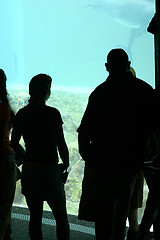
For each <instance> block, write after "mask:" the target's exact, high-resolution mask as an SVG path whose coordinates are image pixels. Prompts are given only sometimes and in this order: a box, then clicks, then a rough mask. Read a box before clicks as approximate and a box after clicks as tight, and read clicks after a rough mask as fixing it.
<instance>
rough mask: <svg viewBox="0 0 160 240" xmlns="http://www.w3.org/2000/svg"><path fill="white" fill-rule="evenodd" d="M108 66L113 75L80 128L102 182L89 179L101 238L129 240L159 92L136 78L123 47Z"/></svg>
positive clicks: (82, 145)
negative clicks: (128, 229)
mask: <svg viewBox="0 0 160 240" xmlns="http://www.w3.org/2000/svg"><path fill="white" fill-rule="evenodd" d="M105 66H106V69H107V71H108V72H109V77H108V78H107V80H106V82H104V83H102V84H101V85H99V86H98V87H97V88H96V89H95V90H94V91H93V92H92V93H91V95H90V97H89V102H88V105H87V108H86V111H85V113H84V115H83V118H82V121H81V124H80V126H79V128H78V130H77V131H78V133H79V135H78V139H79V152H80V154H81V156H82V158H83V159H84V161H85V163H86V166H87V168H86V169H89V167H90V168H93V169H94V170H95V178H96V179H89V180H87V181H89V182H90V186H92V185H93V186H94V191H95V194H94V197H95V199H94V200H95V206H96V207H95V230H96V239H97V240H99V239H100V240H103V239H104V240H105V239H108V240H110V239H112V240H124V237H125V226H126V219H127V217H128V212H129V208H130V200H131V196H132V193H133V190H134V186H135V182H136V179H137V173H138V172H139V171H140V170H141V169H142V167H143V162H144V161H145V160H146V159H147V154H146V141H147V136H148V133H149V130H150V128H151V127H152V123H151V121H150V120H151V112H152V110H151V106H152V104H151V103H152V100H153V99H152V98H153V89H152V87H151V86H149V85H148V84H147V83H145V82H143V81H142V80H140V79H138V78H136V77H134V76H133V75H132V73H131V72H130V62H129V60H128V55H127V54H126V52H125V51H124V50H122V49H113V50H111V52H110V53H109V54H108V56H107V63H106V64H105ZM87 171H88V177H89V170H87ZM87 171H86V172H85V175H86V174H87ZM84 179H87V176H86V177H84ZM92 181H93V184H91V182H92ZM84 187H85V185H84ZM83 190H84V191H85V188H84V189H82V199H83ZM89 191H90V189H88V192H89ZM86 201H87V200H86ZM85 204H86V203H84V206H85ZM90 205H91V204H90ZM81 206H82V204H80V211H81V210H83V209H82V208H81ZM104 219H105V220H104Z"/></svg>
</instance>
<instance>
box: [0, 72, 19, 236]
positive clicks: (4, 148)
mask: <svg viewBox="0 0 160 240" xmlns="http://www.w3.org/2000/svg"><path fill="white" fill-rule="evenodd" d="M6 80H7V79H6V75H5V73H4V71H3V70H2V69H0V240H1V239H3V240H11V239H12V238H11V228H10V221H11V209H12V203H13V199H14V194H15V187H16V168H15V161H14V157H15V153H14V151H13V149H12V148H11V147H10V141H9V134H10V130H11V128H12V118H13V116H14V113H13V112H12V110H11V107H10V105H9V101H8V98H7V90H6Z"/></svg>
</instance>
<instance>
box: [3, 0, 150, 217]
mask: <svg viewBox="0 0 160 240" xmlns="http://www.w3.org/2000/svg"><path fill="white" fill-rule="evenodd" d="M153 15H154V1H153V0H141V1H139V0H121V1H119V0H87V1H85V0H61V1H56V0H34V1H31V0H15V1H13V0H5V1H3V2H1V14H0V26H1V44H0V67H1V68H3V69H4V70H5V72H6V74H7V77H8V85H7V86H8V89H9V93H10V98H11V104H12V106H13V108H14V109H15V111H17V110H18V109H19V108H21V107H23V106H24V105H25V104H27V100H28V90H27V86H28V83H29V81H30V79H31V78H32V77H33V76H34V75H35V74H38V73H47V74H49V75H51V77H52V78H53V90H52V95H51V98H50V99H49V101H48V104H49V105H51V106H55V107H57V108H58V109H59V110H60V112H61V114H62V117H63V121H64V132H65V137H66V141H67V144H68V147H69V150H70V162H71V166H70V174H69V178H68V182H67V184H66V195H67V203H68V211H69V213H74V214H77V209H78V202H79V198H80V194H81V181H82V177H83V161H81V158H80V156H79V154H78V149H77V133H76V129H77V127H78V125H79V123H80V120H81V117H82V115H83V112H84V109H85V107H86V103H87V98H88V95H89V93H90V91H91V90H92V89H94V87H96V86H97V85H98V84H100V83H101V82H103V81H104V80H105V79H106V77H107V72H106V71H105V67H104V62H105V60H106V55H107V53H108V52H109V51H110V50H111V49H112V48H116V47H122V48H124V49H125V50H126V51H127V52H128V54H129V56H130V60H131V62H132V66H133V67H134V69H135V70H136V73H137V76H138V77H139V78H142V79H144V80H145V81H146V82H148V83H149V84H151V85H152V86H154V54H153V52H154V51H153V36H152V35H151V34H149V33H147V31H146V29H147V26H148V24H149V22H150V20H151V18H152V17H153ZM15 203H16V204H19V205H23V204H24V199H23V196H22V195H21V194H20V183H19V182H18V184H17V195H16V199H15Z"/></svg>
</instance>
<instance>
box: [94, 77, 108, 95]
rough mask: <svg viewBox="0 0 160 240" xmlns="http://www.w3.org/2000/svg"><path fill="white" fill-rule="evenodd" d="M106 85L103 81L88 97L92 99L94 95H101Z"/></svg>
mask: <svg viewBox="0 0 160 240" xmlns="http://www.w3.org/2000/svg"><path fill="white" fill-rule="evenodd" d="M106 85H107V82H106V81H104V82H102V83H101V84H99V85H98V86H97V87H96V88H95V89H94V90H93V92H92V93H91V94H90V97H94V96H96V95H101V94H102V93H103V92H104V91H105V90H106Z"/></svg>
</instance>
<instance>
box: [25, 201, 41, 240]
mask: <svg viewBox="0 0 160 240" xmlns="http://www.w3.org/2000/svg"><path fill="white" fill-rule="evenodd" d="M26 202H27V205H28V208H29V211H30V221H29V235H30V239H31V240H42V239H43V237H42V229H41V228H42V214H43V201H42V200H39V199H38V198H32V197H26Z"/></svg>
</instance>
